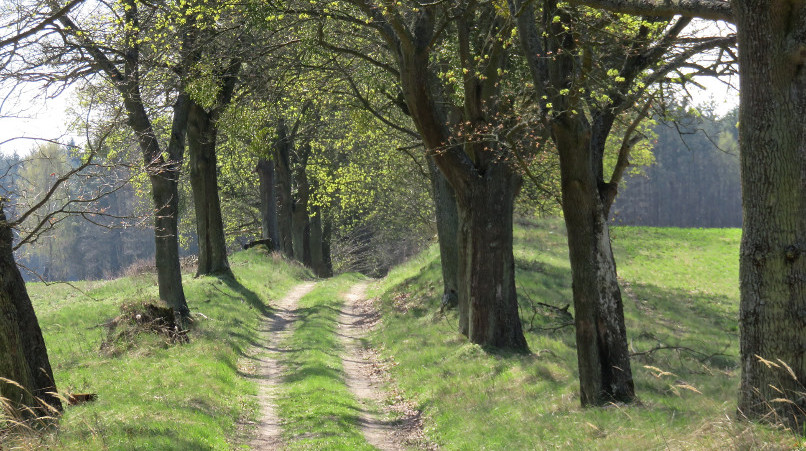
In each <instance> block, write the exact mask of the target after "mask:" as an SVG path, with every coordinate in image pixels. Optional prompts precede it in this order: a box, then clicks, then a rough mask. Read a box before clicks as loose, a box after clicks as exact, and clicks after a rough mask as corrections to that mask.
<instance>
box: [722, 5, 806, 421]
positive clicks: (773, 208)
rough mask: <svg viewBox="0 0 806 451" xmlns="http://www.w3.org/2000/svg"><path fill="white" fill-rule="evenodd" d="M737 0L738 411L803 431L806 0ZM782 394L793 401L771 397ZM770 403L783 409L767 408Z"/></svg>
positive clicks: (805, 403)
mask: <svg viewBox="0 0 806 451" xmlns="http://www.w3.org/2000/svg"><path fill="white" fill-rule="evenodd" d="M732 3H733V7H734V11H735V16H736V28H737V30H738V38H739V65H740V68H741V71H740V81H741V85H742V90H741V98H740V110H739V124H740V125H739V145H740V149H741V170H742V178H741V181H742V195H743V201H742V211H743V215H744V230H743V234H742V244H741V253H740V259H739V261H740V266H739V278H740V291H741V305H740V310H739V326H740V331H741V340H740V344H741V368H742V377H741V386H740V389H739V410H740V412H741V413H742V414H743V415H746V416H748V417H750V418H768V419H769V418H773V419H774V420H775V419H780V420H782V421H783V422H785V423H787V424H789V425H790V426H791V427H793V428H794V429H795V430H796V431H798V432H801V431H802V430H803V425H804V423H806V415H805V414H804V412H806V397H804V391H806V390H804V383H806V334H804V332H803V331H804V327H806V255H804V254H806V154H804V149H806V123H805V122H804V121H803V118H804V117H806V70H804V64H806V52H804V51H803V50H802V48H803V42H804V40H803V36H804V35H806V22H804V20H803V17H804V14H806V6H804V5H803V4H802V3H793V2H786V1H771V0H737V1H734V2H732ZM782 24H786V26H784V25H782ZM790 369H791V370H792V372H793V373H794V375H790V374H789V370H790ZM781 398H783V399H786V400H788V401H786V402H779V401H775V400H776V399H781ZM773 411H774V412H775V413H777V415H775V416H770V414H771V413H773Z"/></svg>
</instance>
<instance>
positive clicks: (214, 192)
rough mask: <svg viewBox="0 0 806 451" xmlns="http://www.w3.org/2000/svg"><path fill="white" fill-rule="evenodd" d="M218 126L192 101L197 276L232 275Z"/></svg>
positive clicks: (190, 129)
mask: <svg viewBox="0 0 806 451" xmlns="http://www.w3.org/2000/svg"><path fill="white" fill-rule="evenodd" d="M217 137H218V126H217V124H216V121H215V119H214V117H213V115H212V114H211V113H209V112H208V111H206V110H205V109H204V108H203V107H201V106H200V105H199V104H197V103H196V102H194V101H191V106H190V112H189V116H188V131H187V138H188V157H189V160H190V184H191V187H192V191H193V204H194V208H195V213H196V233H197V236H198V242H199V264H198V269H197V270H196V276H197V277H198V276H202V275H208V274H232V271H231V270H230V266H229V260H228V259H227V242H226V238H225V236H224V220H223V218H222V216H221V199H220V197H219V195H218V168H217V163H216V141H217Z"/></svg>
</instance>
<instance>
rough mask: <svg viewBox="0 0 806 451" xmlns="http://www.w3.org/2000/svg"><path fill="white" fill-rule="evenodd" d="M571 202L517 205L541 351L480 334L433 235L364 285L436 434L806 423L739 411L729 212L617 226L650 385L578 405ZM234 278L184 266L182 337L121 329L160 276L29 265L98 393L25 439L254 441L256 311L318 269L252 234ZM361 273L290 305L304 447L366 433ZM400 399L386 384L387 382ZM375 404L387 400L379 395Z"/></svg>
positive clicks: (675, 434)
mask: <svg viewBox="0 0 806 451" xmlns="http://www.w3.org/2000/svg"><path fill="white" fill-rule="evenodd" d="M564 233H565V232H564V226H563V224H562V222H561V221H560V220H557V219H545V220H536V221H520V223H519V224H518V226H517V228H516V231H515V261H516V268H517V285H518V292H519V297H520V304H521V317H522V320H523V324H524V328H525V329H526V336H527V340H528V342H529V347H530V349H531V353H530V354H513V353H507V352H501V351H498V350H494V349H482V348H481V347H479V346H477V345H474V344H471V343H469V342H467V340H466V339H464V337H462V336H461V335H459V334H458V333H457V327H456V326H457V318H456V314H455V313H454V312H441V311H440V299H439V298H440V294H441V286H440V280H441V278H440V273H439V258H438V254H437V249H436V247H435V246H432V247H431V248H429V249H428V250H426V251H425V252H423V253H422V254H420V255H419V256H417V257H415V258H413V259H412V260H410V261H409V262H407V263H405V264H403V265H401V266H400V267H397V268H395V269H394V270H393V271H392V272H390V274H389V275H388V276H387V277H386V278H384V279H380V280H377V281H374V282H372V284H371V285H370V295H371V296H373V297H374V298H375V305H376V306H377V308H378V309H379V310H380V312H381V315H382V316H381V321H380V322H379V323H378V325H377V326H376V328H375V330H374V331H373V332H372V333H371V335H370V336H369V337H368V339H367V340H366V343H365V344H366V345H367V346H371V347H374V348H376V349H377V350H378V351H379V355H380V356H381V357H382V358H383V363H384V365H383V366H384V367H385V368H387V369H388V371H389V372H390V374H391V379H390V380H391V382H390V387H388V388H389V390H390V391H391V393H394V395H395V397H397V398H404V399H407V400H409V401H410V402H412V403H413V405H414V406H416V407H417V408H419V409H420V410H421V411H422V415H423V419H424V425H425V433H426V436H427V438H428V441H429V442H430V443H432V444H433V446H434V447H440V448H444V449H636V450H639V449H640V450H649V449H726V448H727V449H787V448H802V447H803V446H804V445H803V442H802V439H799V438H797V436H796V435H794V434H792V433H791V432H789V431H786V430H783V429H781V428H776V427H775V426H767V425H760V424H757V423H751V422H748V421H744V420H742V419H741V415H740V414H738V413H737V411H736V407H735V406H736V391H737V388H738V378H739V368H738V327H737V321H738V297H739V294H738V249H739V240H740V231H739V230H738V229H672V228H645V227H617V228H615V229H614V230H613V232H612V239H613V248H614V251H615V254H616V260H617V265H618V270H619V275H620V277H621V287H622V294H623V298H624V310H625V316H626V324H627V332H628V340H629V344H630V350H631V352H632V353H633V357H632V371H633V375H634V379H635V384H636V392H637V394H638V398H639V401H638V402H636V403H635V404H631V405H623V404H612V405H609V406H606V407H603V408H588V409H583V408H581V407H580V405H579V398H578V394H577V392H578V380H577V373H576V371H577V370H576V366H577V365H576V353H575V345H574V343H575V340H574V330H573V326H572V320H573V319H572V318H573V316H572V315H573V313H574V312H573V306H570V305H569V304H570V303H571V275H570V268H569V265H568V261H567V247H566V243H565V235H564ZM231 262H232V267H233V272H234V274H235V277H234V278H229V277H223V278H217V277H201V278H193V277H192V275H191V273H190V272H188V273H187V274H186V276H185V280H184V282H185V284H186V285H185V290H186V293H187V298H188V302H189V304H190V307H191V310H192V311H193V312H194V320H195V321H194V324H193V326H192V327H191V329H190V332H189V337H190V340H189V342H188V343H185V344H176V343H171V342H170V340H168V339H167V338H166V337H165V336H161V335H157V334H149V333H141V334H135V335H126V336H117V335H115V334H114V333H113V334H110V333H109V332H108V327H107V326H106V324H108V322H109V321H110V320H111V319H113V318H115V317H116V316H118V315H120V314H121V313H120V312H121V310H120V306H121V305H124V304H126V305H131V304H132V303H135V304H136V303H142V302H154V300H155V299H157V292H156V290H157V288H156V283H155V276H154V275H153V274H149V273H143V274H133V275H130V276H128V277H124V278H120V279H116V280H111V281H93V282H80V283H76V284H72V285H67V284H49V285H44V284H30V285H29V290H30V292H31V295H32V299H33V302H34V306H35V308H36V310H37V314H38V315H39V319H40V323H41V324H42V328H43V332H44V335H45V339H46V342H47V345H48V350H49V355H50V358H51V362H52V364H53V367H54V372H55V376H56V382H57V385H58V386H59V387H60V389H61V390H62V391H66V392H89V393H97V395H98V399H97V401H95V402H91V403H87V404H82V405H78V406H71V407H68V408H67V409H66V411H65V413H64V415H63V417H62V418H61V420H60V423H59V426H58V428H55V429H53V430H51V431H50V432H48V433H46V434H44V435H29V436H27V437H24V438H23V439H22V440H21V441H16V442H15V445H19V446H21V447H23V448H41V447H46V448H49V449H90V450H92V449H98V450H100V449H155V450H157V449H159V450H165V449H212V450H218V449H247V448H248V443H249V438H250V436H251V435H252V434H253V433H254V425H255V423H256V421H258V417H259V415H260V412H259V407H258V402H257V400H256V394H257V392H258V384H259V383H260V378H258V377H255V365H256V364H255V361H256V355H257V354H256V353H257V352H259V349H260V346H261V342H260V340H261V335H260V325H261V322H262V321H265V320H266V318H268V317H270V316H271V315H272V313H273V311H274V307H273V305H275V302H276V301H277V300H278V299H280V298H281V297H283V296H284V295H285V294H286V293H287V292H288V291H289V290H290V289H291V288H292V287H294V286H296V285H298V284H299V283H301V282H302V281H305V280H314V278H313V276H312V275H311V274H310V272H309V271H307V270H305V269H304V268H302V267H301V266H299V265H297V264H295V263H290V262H288V261H287V260H285V259H283V258H281V257H279V256H278V255H276V254H270V253H268V252H267V251H265V250H262V249H260V248H256V249H250V250H249V251H244V252H239V253H236V254H234V255H233V256H231ZM360 280H363V278H362V276H358V275H353V274H347V275H341V276H339V277H336V278H333V279H330V280H323V281H319V282H317V284H316V286H315V288H314V289H313V291H311V292H310V293H309V294H307V295H306V296H304V297H303V298H302V299H301V300H300V302H299V305H298V311H297V315H298V316H299V320H298V321H296V324H294V326H293V328H292V331H291V334H290V335H289V337H288V339H287V340H286V341H287V342H286V343H285V344H284V345H285V346H287V347H288V349H289V351H288V352H286V353H285V355H284V357H283V358H282V362H281V363H282V364H283V366H284V367H285V368H286V372H285V374H284V377H283V379H282V384H281V386H280V387H279V389H278V391H277V393H278V395H277V400H276V403H277V410H278V412H279V414H280V416H281V418H282V424H283V430H284V437H285V439H286V440H287V442H288V443H289V446H290V447H291V448H294V449H371V447H370V446H369V445H368V444H367V443H366V441H365V440H364V439H363V437H362V436H361V432H360V430H359V429H358V428H357V426H356V418H357V417H356V411H357V410H358V409H359V408H360V406H359V404H358V403H357V401H356V400H355V399H354V398H353V397H352V395H351V394H350V392H349V390H347V389H346V386H345V382H344V371H343V369H342V367H341V359H340V355H341V353H342V347H341V344H340V343H339V340H338V339H337V335H338V324H337V323H336V318H337V316H338V314H339V311H340V310H339V309H340V308H341V305H342V302H343V301H342V298H341V295H342V293H344V292H345V291H347V290H348V289H349V288H350V286H351V285H353V284H355V283H357V282H358V281H360ZM390 402H392V400H390ZM381 410H383V409H378V411H379V412H380V411H381Z"/></svg>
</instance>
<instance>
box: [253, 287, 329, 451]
mask: <svg viewBox="0 0 806 451" xmlns="http://www.w3.org/2000/svg"><path fill="white" fill-rule="evenodd" d="M314 286H315V283H314V282H306V283H303V284H301V285H297V286H296V287H294V289H292V290H291V292H289V293H288V294H287V295H286V296H285V298H283V299H282V300H281V301H280V302H279V303H278V304H277V305H276V306H275V307H276V308H277V311H276V312H275V313H274V314H273V315H272V316H270V317H269V318H268V320H267V321H266V323H265V326H264V327H263V328H262V330H261V338H262V339H263V342H264V343H266V351H267V352H265V353H263V354H262V355H261V356H260V357H259V365H260V366H259V368H258V374H257V377H258V379H259V381H260V388H259V392H258V399H259V401H260V421H259V422H258V425H257V433H256V435H255V437H254V439H253V440H252V442H251V446H252V449H256V450H273V449H281V448H282V447H283V440H282V432H283V431H282V428H281V427H280V417H279V416H278V415H277V408H276V407H275V402H274V399H275V397H276V396H277V395H276V392H277V387H279V386H280V384H281V383H282V376H283V372H282V367H281V365H280V362H279V360H280V355H281V353H282V352H283V349H282V348H281V347H280V346H281V345H282V343H283V342H284V341H285V340H286V338H287V337H288V336H289V335H290V333H291V327H290V326H291V325H292V323H293V322H294V321H295V320H296V309H297V303H298V302H299V300H300V299H302V297H303V296H305V295H306V294H308V293H309V292H310V291H311V290H313V287H314Z"/></svg>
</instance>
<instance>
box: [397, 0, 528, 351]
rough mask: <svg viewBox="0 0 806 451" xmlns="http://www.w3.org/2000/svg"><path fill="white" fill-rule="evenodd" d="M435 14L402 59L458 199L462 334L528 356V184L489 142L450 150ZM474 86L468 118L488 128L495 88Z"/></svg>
mask: <svg viewBox="0 0 806 451" xmlns="http://www.w3.org/2000/svg"><path fill="white" fill-rule="evenodd" d="M429 14H430V12H428V11H424V12H423V13H422V14H421V15H420V16H419V17H418V21H420V22H421V27H422V31H423V35H422V36H418V40H417V48H416V49H414V51H413V52H411V53H410V52H407V51H402V52H401V54H400V55H399V58H400V60H399V62H400V68H401V70H400V76H401V87H402V88H403V95H404V98H405V100H406V106H407V108H408V110H409V112H410V113H411V117H412V119H413V120H414V123H415V125H416V126H417V130H418V132H419V133H420V135H421V136H422V139H423V143H424V144H425V147H426V149H428V150H429V152H430V155H432V156H433V159H434V163H435V164H436V166H437V167H438V168H439V170H440V171H441V172H442V174H443V175H444V176H445V179H446V180H447V181H448V183H450V186H451V187H452V188H453V190H454V193H455V196H456V204H457V213H458V228H457V229H458V237H457V242H458V245H457V248H458V253H457V256H458V258H457V263H458V265H457V266H458V271H457V285H458V295H459V296H458V297H459V299H458V305H459V330H460V332H461V333H463V334H465V335H467V336H468V338H469V339H470V341H471V342H473V343H476V344H480V345H482V346H493V347H501V348H507V349H512V350H516V351H528V345H527V343H526V338H525V337H524V335H523V329H522V326H521V320H520V315H519V314H518V299H517V294H516V290H515V268H514V257H513V254H512V215H513V211H514V202H515V196H516V195H517V193H518V190H519V188H520V178H519V177H518V176H517V175H516V174H514V173H512V171H511V169H510V168H509V166H508V163H507V162H505V161H496V159H495V158H494V157H492V155H493V154H494V152H490V151H488V150H487V144H489V143H486V144H485V143H481V144H478V145H475V146H474V147H472V148H471V147H468V149H467V150H466V151H465V150H463V149H462V147H459V146H449V143H450V142H451V131H450V130H449V129H448V128H447V123H448V121H447V120H446V118H445V117H444V113H445V111H444V108H441V107H438V106H437V104H438V102H437V101H435V99H434V95H438V93H437V92H436V91H435V90H434V89H432V87H431V86H430V83H431V78H430V77H429V61H428V48H429V47H428V41H429V39H428V32H430V31H433V28H431V27H433V22H432V21H431V19H432V16H430V15H429ZM472 85H473V83H470V82H468V84H467V86H466V92H468V89H469V90H470V91H472V92H473V93H474V96H473V99H470V100H469V99H466V100H465V105H464V106H465V110H466V111H465V112H464V114H465V115H466V116H468V117H466V118H465V119H466V120H471V119H472V121H473V123H474V124H476V123H478V124H484V123H485V119H484V117H483V116H484V114H485V113H484V111H486V110H487V106H484V105H483V104H484V103H485V101H484V99H486V98H488V97H487V96H485V95H484V94H483V92H486V94H491V92H494V91H495V88H494V87H493V88H491V87H490V86H481V85H477V86H472ZM488 106H489V105H488ZM462 141H464V139H463V140H462ZM493 145H494V144H493ZM468 152H469V153H468ZM471 154H472V157H471ZM440 238H442V237H440ZM448 244H449V243H448Z"/></svg>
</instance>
